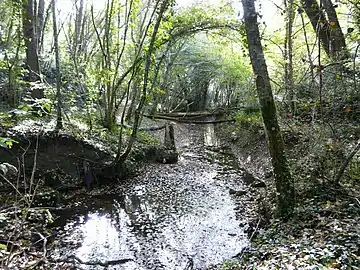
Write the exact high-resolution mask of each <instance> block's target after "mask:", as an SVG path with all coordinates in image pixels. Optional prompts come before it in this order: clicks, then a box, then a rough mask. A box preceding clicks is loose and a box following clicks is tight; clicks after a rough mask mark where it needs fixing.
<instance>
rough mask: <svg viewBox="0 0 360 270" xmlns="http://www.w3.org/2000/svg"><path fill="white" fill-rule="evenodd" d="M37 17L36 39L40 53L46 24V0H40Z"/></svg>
mask: <svg viewBox="0 0 360 270" xmlns="http://www.w3.org/2000/svg"><path fill="white" fill-rule="evenodd" d="M36 17H37V18H36V39H37V47H38V52H39V53H40V51H41V48H42V45H41V41H42V40H43V29H44V24H45V0H39V4H38V7H37V16H36Z"/></svg>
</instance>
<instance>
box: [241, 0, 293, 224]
mask: <svg viewBox="0 0 360 270" xmlns="http://www.w3.org/2000/svg"><path fill="white" fill-rule="evenodd" d="M242 4H243V8H244V20H245V30H246V36H247V42H248V46H249V54H250V59H251V64H252V68H253V72H254V74H255V76H256V88H257V93H258V97H259V103H260V105H261V113H262V117H263V120H264V125H265V129H266V133H267V137H268V145H269V152H270V155H271V161H272V165H273V170H274V176H275V182H276V192H277V214H278V215H279V216H280V217H282V218H287V217H288V216H290V215H291V214H292V212H293V209H294V205H295V198H294V194H295V192H294V185H293V180H292V177H291V174H290V169H289V166H288V163H287V159H286V156H285V145H284V141H283V139H282V137H281V132H280V127H279V124H278V120H277V112H276V107H275V102H274V98H273V94H272V91H271V85H270V78H269V74H268V71H267V66H266V62H265V57H264V53H263V49H262V46H261V40H260V33H259V28H258V22H257V13H256V10H255V4H254V0H242Z"/></svg>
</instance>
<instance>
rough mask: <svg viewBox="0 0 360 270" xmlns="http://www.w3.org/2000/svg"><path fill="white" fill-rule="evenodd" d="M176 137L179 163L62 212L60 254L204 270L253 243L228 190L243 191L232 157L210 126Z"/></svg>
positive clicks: (131, 266)
mask: <svg viewBox="0 0 360 270" xmlns="http://www.w3.org/2000/svg"><path fill="white" fill-rule="evenodd" d="M175 132H176V136H177V141H176V144H177V148H178V150H179V152H180V158H179V162H178V163H177V164H171V165H169V164H150V165H149V166H147V168H146V169H145V171H144V172H143V173H142V174H141V175H139V176H138V177H136V178H134V179H131V180H130V181H128V183H127V184H125V185H123V186H121V187H120V186H119V187H118V188H114V189H113V190H111V191H109V192H108V194H101V195H99V196H91V197H89V198H88V199H86V198H85V200H83V201H82V202H79V203H78V205H77V206H75V207H73V208H71V209H70V210H69V209H67V210H64V211H62V212H58V213H57V214H58V215H59V218H58V220H57V221H56V226H58V228H60V229H59V230H58V237H57V238H58V239H59V242H61V244H59V245H58V247H57V250H56V252H55V253H56V254H57V256H67V255H71V254H74V255H76V256H77V257H79V258H81V259H82V260H84V261H99V260H101V261H109V260H118V259H123V258H132V259H133V261H132V262H128V263H125V264H122V265H116V266H111V267H109V268H108V269H125V270H135V269H136V270H153V269H154V270H155V269H166V270H183V269H185V267H186V265H187V264H188V263H189V261H192V262H193V264H194V266H193V269H206V267H207V266H209V265H213V264H219V263H221V262H223V261H224V260H225V259H228V258H231V257H233V256H235V255H236V254H238V253H239V252H240V251H241V250H242V249H243V248H244V247H245V246H246V245H248V241H247V237H246V234H245V233H244V232H243V225H244V223H245V222H246V220H243V219H242V217H241V215H239V214H238V210H239V204H238V201H237V199H236V198H234V197H233V195H231V194H230V193H229V190H230V189H233V190H240V189H243V188H244V187H243V183H242V180H241V172H240V170H239V169H238V168H237V165H236V164H237V162H236V159H235V157H234V156H233V155H231V153H229V152H227V151H224V149H223V148H221V146H220V145H219V142H218V140H217V138H216V136H215V134H214V127H213V126H212V125H203V126H193V125H178V126H177V127H176V129H175ZM240 210H241V209H240ZM240 212H241V211H240ZM81 267H82V268H81V269H103V267H100V266H86V267H85V266H81Z"/></svg>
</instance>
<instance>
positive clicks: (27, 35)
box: [23, 0, 41, 98]
mask: <svg viewBox="0 0 360 270" xmlns="http://www.w3.org/2000/svg"><path fill="white" fill-rule="evenodd" d="M35 28H36V25H35V14H34V2H33V0H24V3H23V32H24V40H25V48H26V64H27V67H28V69H29V81H31V82H34V81H37V80H38V79H39V74H40V67H39V59H38V51H37V42H36V40H37V38H36V33H35ZM36 97H37V96H36ZM38 98H41V97H40V96H39V97H38Z"/></svg>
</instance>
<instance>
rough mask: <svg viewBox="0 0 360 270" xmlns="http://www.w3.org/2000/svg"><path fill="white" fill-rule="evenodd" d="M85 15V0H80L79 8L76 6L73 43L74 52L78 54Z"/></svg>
mask: <svg viewBox="0 0 360 270" xmlns="http://www.w3.org/2000/svg"><path fill="white" fill-rule="evenodd" d="M83 16H84V0H80V4H79V8H76V14H75V33H74V44H73V54H74V55H75V56H77V52H78V51H79V46H80V44H81V43H82V41H81V29H82V22H83Z"/></svg>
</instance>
